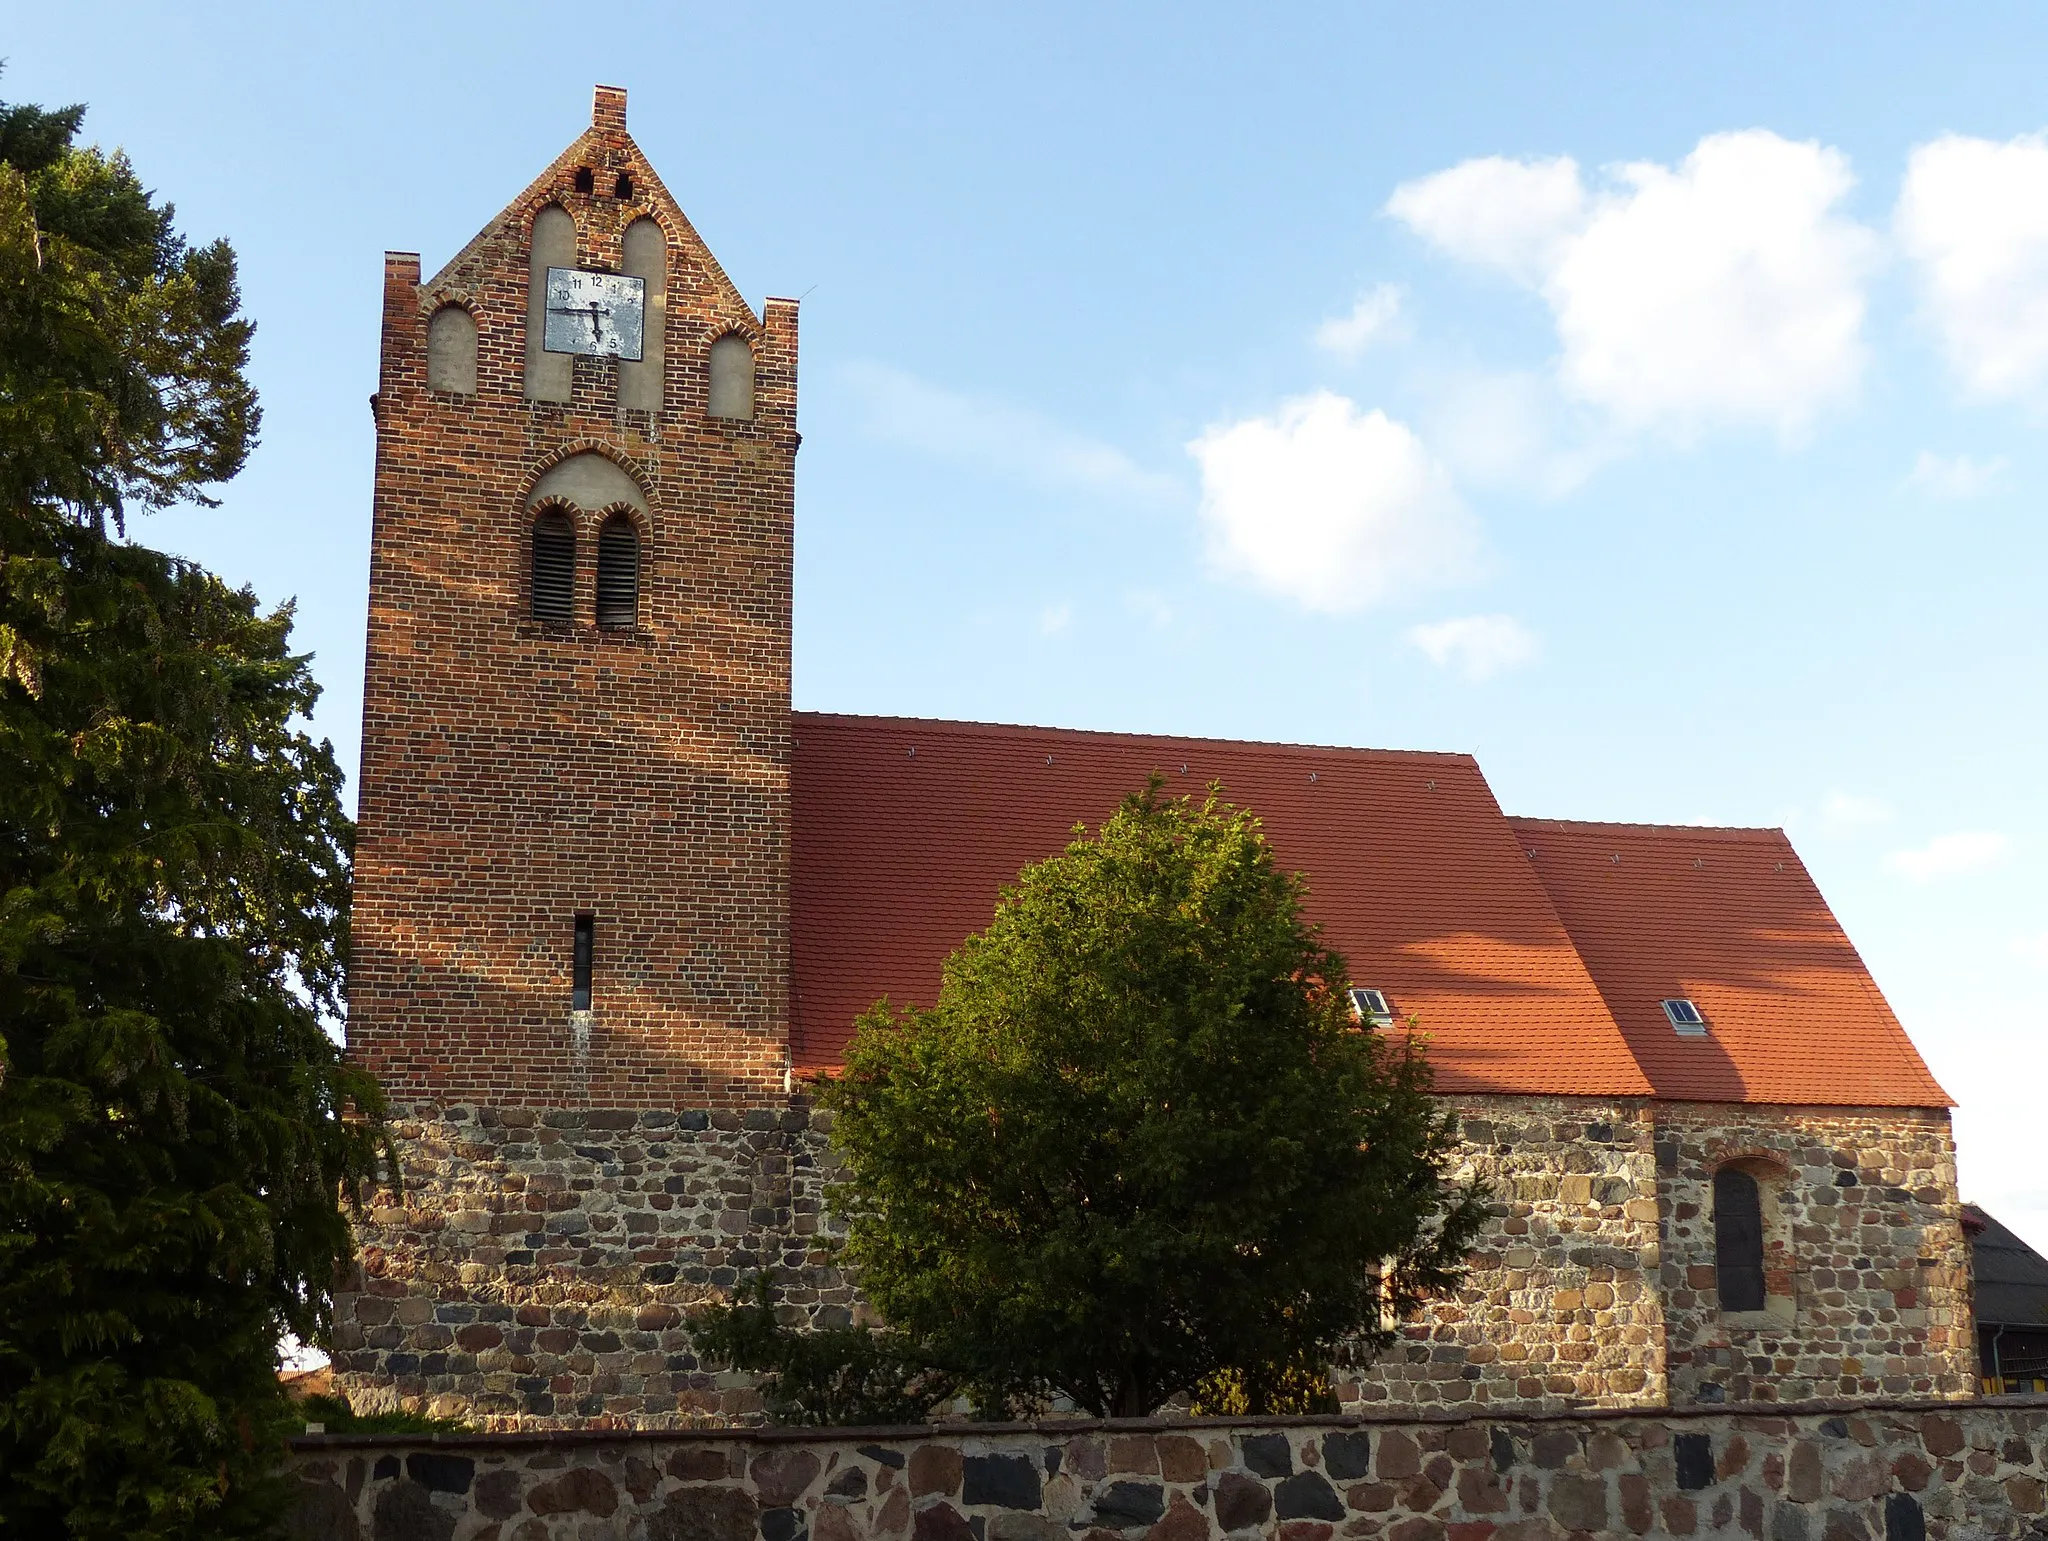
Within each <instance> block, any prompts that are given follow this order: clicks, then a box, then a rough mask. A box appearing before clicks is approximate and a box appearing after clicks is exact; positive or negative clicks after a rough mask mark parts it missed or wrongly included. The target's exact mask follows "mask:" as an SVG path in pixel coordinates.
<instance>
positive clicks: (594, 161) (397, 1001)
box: [349, 90, 797, 1109]
mask: <svg viewBox="0 0 2048 1541" xmlns="http://www.w3.org/2000/svg"><path fill="white" fill-rule="evenodd" d="M580 169H592V170H593V175H592V177H591V183H592V186H593V188H594V190H593V191H592V192H590V193H579V192H577V191H576V190H575V189H576V182H577V173H578V171H579V170H580ZM622 172H623V173H624V174H625V175H626V176H627V178H628V179H629V182H630V194H629V196H627V197H624V198H621V197H618V196H616V195H615V194H616V191H617V186H618V183H617V178H618V175H619V173H622ZM549 204H559V205H560V206H561V207H562V208H564V209H566V210H567V211H568V213H569V215H570V216H571V218H572V219H573V221H574V223H575V226H576V239H575V260H576V261H577V262H578V263H579V264H581V265H584V266H587V267H597V268H607V269H612V270H618V269H619V268H620V266H621V264H622V261H623V257H622V250H621V246H622V241H623V238H624V233H625V230H626V229H627V227H628V226H630V225H631V224H632V223H633V222H634V221H635V220H637V219H642V218H647V219H652V220H654V221H655V222H656V223H657V225H658V226H659V227H660V229H661V231H662V235H663V240H664V245H665V250H666V254H667V269H668V281H667V286H666V298H667V304H666V307H665V315H666V331H665V344H666V346H665V349H664V368H663V380H662V393H661V406H660V409H659V410H637V409H630V408H627V407H624V406H622V405H621V403H620V397H619V373H620V368H621V366H620V364H619V362H618V361H616V360H614V359H609V358H585V357H577V358H576V359H575V360H574V368H573V386H572V391H571V395H572V399H571V400H569V401H567V402H547V401H533V400H529V399H527V395H526V381H525V371H526V325H527V279H528V259H529V254H530V229H531V226H532V222H533V219H534V216H535V215H536V213H538V212H539V211H540V210H542V209H544V208H546V207H547V206H548V205H549ZM446 304H460V305H462V306H464V307H465V308H467V309H468V310H469V311H470V313H471V314H472V315H473V316H474V318H475V323H476V336H477V342H476V348H477V367H476V390H475V392H474V394H460V393H455V392H451V391H441V390H433V389H429V387H428V384H427V346H426V345H427V331H428V323H429V321H430V318H431V316H432V315H433V313H434V312H435V311H436V310H437V309H438V308H439V307H441V306H442V305H446ZM656 309H657V307H654V306H650V314H652V313H653V312H654V311H655V310H656ZM733 333H737V334H739V335H741V336H743V337H745V338H746V339H747V340H748V342H749V343H750V345H751V346H752V348H753V351H754V356H755V364H756V370H755V415H754V416H753V417H752V418H751V419H735V418H724V417H712V416H710V415H709V414H708V412H707V405H708V401H707V370H708V358H709V351H710V348H711V345H712V343H713V342H714V341H716V340H717V339H718V338H720V337H723V336H726V335H729V334H733ZM796 361H797V326H796V308H795V306H794V304H793V303H790V302H785V301H770V302H769V303H768V306H767V309H766V312H765V314H764V315H763V316H760V317H757V316H756V315H755V314H754V313H753V311H752V310H751V309H750V308H749V307H748V306H747V305H746V303H745V302H744V301H743V300H741V298H740V297H739V295H738V293H737V291H736V290H735V289H734V288H733V286H732V284H731V283H730V281H729V280H728V279H727V278H726V276H725V275H724V273H723V272H721V271H720V270H719V268H718V265H717V263H716V261H715V260H713V258H712V257H711V254H710V252H709V251H708V250H707V249H706V248H705V247H704V245H703V243H702V242H701V241H700V240H699V239H698V237H697V235H696V233H695V231H694V230H692V229H691V227H690V225H689V222H688V221H687V220H686V219H685V218H684V217H683V214H682V212H681V210H680V209H678V208H677V207H676V205H675V203H674V201H673V200H672V199H670V198H669V196H668V194H667V192H666V191H665V190H664V189H663V187H662V185H661V182H660V180H659V178H658V177H657V176H656V175H655V173H654V170H653V168H652V167H651V166H649V165H647V164H646V162H645V160H644V158H642V157H641V155H640V153H639V151H638V149H637V148H636V147H635V146H634V144H633V142H632V140H631V139H630V138H629V137H627V135H626V132H625V111H624V98H623V95H622V94H621V93H616V92H606V91H602V90H601V91H600V93H599V101H598V112H597V115H596V121H595V122H594V123H593V126H592V128H591V129H590V131H589V132H588V133H586V134H585V135H584V136H583V137H582V138H580V139H578V140H577V142H576V143H575V144H573V145H572V146H570V148H569V149H568V150H567V151H565V152H564V153H563V155H562V156H561V157H560V158H559V159H558V160H557V161H556V162H555V164H554V165H553V166H551V167H549V169H548V170H547V171H546V172H544V173H543V174H542V175H541V176H540V177H539V178H538V179H537V180H536V181H535V182H534V184H533V185H532V186H531V187H530V188H528V189H527V190H526V192H524V193H523V194H521V196H520V197H519V198H518V199H517V200H516V201H515V202H514V203H513V204H512V205H511V206H510V207H509V208H508V209H506V210H505V211H504V212H503V213H502V214H501V215H500V216H499V217H498V218H497V219H495V220H493V221H492V222H491V224H490V225H489V226H487V227H486V228H485V230H484V231H483V232H482V233H481V234H480V235H479V236H478V237H477V238H476V239H475V240H474V241H472V242H471V243H470V245H469V246H468V247H466V248H465V249H464V250H463V251H462V252H461V253H460V254H459V255H458V256H457V257H456V258H455V259H454V260H453V261H452V262H450V263H449V265H448V266H447V267H446V268H445V269H444V270H443V271H442V272H441V273H440V274H438V275H437V276H436V277H434V278H433V279H431V280H429V281H427V282H426V283H424V284H423V283H422V282H421V281H420V273H419V260H418V258H416V257H411V256H409V255H407V254H403V253H395V254H392V255H391V256H389V257H387V259H386V263H385V289H384V334H383V349H382V358H381V368H380V375H379V383H378V392H377V397H376V400H375V410H376V419H377V468H376V493H375V506H374V512H373V529H372V537H371V565H370V616H369V648H368V667H367V675H366V679H365V683H364V706H363V764H362V775H361V815H360V817H361V833H360V838H359V844H358V848H357V856H356V869H355V910H354V927H355V951H354V959H353V963H352V967H351V973H350V1002H349V1006H350V1021H349V1032H350V1046H351V1048H352V1050H353V1052H354V1053H355V1054H356V1055H357V1056H358V1057H359V1058H360V1059H361V1060H362V1061H363V1062H364V1063H365V1064H366V1065H367V1066H368V1067H369V1068H370V1069H372V1070H373V1071H375V1072H376V1073H377V1075H378V1076H379V1077H381V1078H382V1079H383V1081H384V1083H385V1085H386V1086H387V1088H389V1089H390V1091H391V1093H392V1095H393V1096H394V1098H395V1099H397V1100H398V1101H401V1102H414V1101H435V1102H444V1103H447V1102H454V1103H469V1104H484V1105H497V1106H527V1107H579V1106H581V1107H597V1108H611V1109H617V1108H668V1109H676V1108H685V1107H687V1108H700V1109H701V1108H720V1107H746V1106H754V1105H758V1104H763V1103H765V1102H768V1101H771V1100H773V1101H779V1100H780V1098H781V1095H782V1093H783V1092H784V1090H785V1087H784V1074H785V1071H786V1068H787V1065H788V1048H787V1029H786V1023H787V1016H788V1012H787V1003H786V993H787V981H788V973H789V966H788V955H789V916H788V903H789V900H788V877H789V875H788V866H789V648H790V550H791V545H790V542H791V520H792V511H793V501H794V486H793V469H794V456H795V452H796V446H797V434H796ZM578 452H590V453H595V454H598V455H600V456H602V457H604V458H605V459H606V460H608V461H610V462H611V463H613V464H614V465H616V466H617V467H618V468H619V469H620V470H621V471H622V472H623V473H624V475H625V477H626V478H628V479H629V480H628V483H627V485H631V486H635V487H637V489H638V491H637V493H636V494H635V495H634V501H636V502H637V503H638V504H639V505H640V508H639V511H638V513H637V514H636V517H637V518H638V520H639V522H640V524H641V528H642V530H643V537H644V540H643V565H642V576H641V604H640V619H639V624H638V625H637V626H634V627H631V628H627V629H623V630H600V629H598V628H597V626H596V625H595V624H594V610H593V594H594V582H595V578H594V561H595V547H596V538H595V537H596V533H597V524H598V520H599V516H600V515H601V514H602V513H603V512H604V510H602V509H588V510H580V511H579V513H578V516H577V517H578V523H579V525H580V529H579V534H580V537H581V539H580V541H579V548H578V550H579V562H578V572H577V575H576V589H577V611H576V620H575V622H574V623H573V624H571V625H568V626H559V627H556V626H541V625H537V624H535V623H534V622H533V621H532V620H531V619H530V618H529V616H530V604H529V595H528V592H527V591H528V586H529V585H528V572H529V550H530V546H529V541H530V524H529V521H530V518H531V514H530V512H529V507H528V504H529V499H530V494H531V492H532V489H533V488H534V486H535V484H536V482H537V481H538V480H539V478H540V477H541V476H542V475H543V474H544V473H546V472H547V471H548V470H549V469H550V468H551V467H553V466H555V465H556V464H558V463H560V462H562V461H563V460H564V459H565V458H566V457H568V456H570V455H573V454H575V453H578ZM583 911H587V912H592V913H594V914H595V916H596V978H595V992H594V1001H593V1006H594V1009H593V1011H592V1013H591V1014H590V1016H589V1018H588V1020H587V1021H585V1022H581V1023H572V1022H571V1020H570V1010H569V1008H570V958H571V945H572V935H573V927H574V917H575V916H576V914H577V913H578V912H583Z"/></svg>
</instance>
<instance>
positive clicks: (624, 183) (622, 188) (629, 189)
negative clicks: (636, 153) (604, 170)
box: [612, 171, 633, 198]
mask: <svg viewBox="0 0 2048 1541" xmlns="http://www.w3.org/2000/svg"><path fill="white" fill-rule="evenodd" d="M612 196H613V197H614V198H630V197H632V196H633V179H632V178H631V177H630V176H628V175H627V174H626V173H625V172H623V171H622V172H620V173H619V176H618V180H617V181H615V182H613V183H612Z"/></svg>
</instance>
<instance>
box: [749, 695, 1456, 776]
mask: <svg viewBox="0 0 2048 1541" xmlns="http://www.w3.org/2000/svg"><path fill="white" fill-rule="evenodd" d="M790 717H791V719H792V722H793V723H795V722H798V721H801V719H803V718H807V717H808V718H811V719H812V720H814V721H820V722H835V723H865V724H869V725H876V724H885V723H894V724H900V725H902V726H904V727H906V728H924V729H928V730H937V731H946V730H955V731H960V732H965V733H971V734H974V735H976V736H977V737H996V736H1000V735H1005V734H1031V733H1061V734H1066V735H1068V736H1070V737H1074V738H1096V739H1103V740H1108V741H1115V742H1120V743H1123V742H1130V741H1133V740H1137V741H1143V742H1148V743H1161V744H1214V745H1217V746H1218V747H1222V748H1230V749H1305V750H1313V751H1316V752H1318V753H1323V754H1345V755H1353V754H1357V755H1384V756H1387V757H1388V758H1391V759H1402V760H1437V761H1447V762H1450V763H1454V764H1458V765H1469V766H1472V767H1473V768H1475V769H1476V768H1477V767H1478V765H1479V760H1478V758H1477V757H1476V756H1474V755H1471V754H1467V753H1466V752H1464V751H1463V750H1459V749H1384V748H1378V747H1375V746H1373V745H1368V744H1309V743H1301V742H1297V741H1293V740H1285V739H1260V738H1216V737H1213V736H1209V735H1205V734H1197V733H1138V732H1131V731H1129V730H1126V729H1121V728H1069V727H1061V726H1059V725H1058V724H1055V723H1043V722H982V721H977V720H973V719H968V718H957V717H899V716H893V715H889V714H885V713H869V712H818V711H800V710H794V709H792V711H791V712H790Z"/></svg>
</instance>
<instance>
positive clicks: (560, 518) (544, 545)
mask: <svg viewBox="0 0 2048 1541" xmlns="http://www.w3.org/2000/svg"><path fill="white" fill-rule="evenodd" d="M533 618H534V619H535V620H536V621H542V622H546V623H549V624H554V625H566V624H567V623H568V622H570V621H573V620H575V619H576V527H575V526H574V525H573V524H571V523H570V522H569V516H568V515H567V514H565V513H562V512H561V511H560V510H559V509H550V510H549V511H548V512H547V513H544V514H542V515H541V516H540V517H539V518H538V519H536V520H534V522H533Z"/></svg>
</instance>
